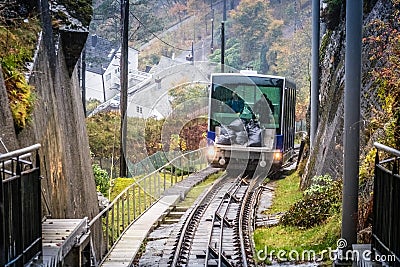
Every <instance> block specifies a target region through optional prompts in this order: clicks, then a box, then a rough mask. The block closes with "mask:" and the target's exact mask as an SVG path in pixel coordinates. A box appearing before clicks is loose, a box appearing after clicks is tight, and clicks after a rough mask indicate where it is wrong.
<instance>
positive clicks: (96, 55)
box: [86, 34, 120, 75]
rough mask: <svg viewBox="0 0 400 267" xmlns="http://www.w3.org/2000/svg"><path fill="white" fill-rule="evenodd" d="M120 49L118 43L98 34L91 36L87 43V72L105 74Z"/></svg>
mask: <svg viewBox="0 0 400 267" xmlns="http://www.w3.org/2000/svg"><path fill="white" fill-rule="evenodd" d="M119 47H120V45H119V43H117V42H115V43H113V42H110V41H109V40H107V39H104V38H102V37H100V36H98V35H96V34H92V35H90V36H89V37H88V38H87V41H86V70H87V71H90V72H93V73H97V74H100V75H102V74H104V72H105V70H106V69H107V67H108V66H109V65H110V63H111V61H112V59H113V58H114V56H115V54H116V53H117V51H118V49H119Z"/></svg>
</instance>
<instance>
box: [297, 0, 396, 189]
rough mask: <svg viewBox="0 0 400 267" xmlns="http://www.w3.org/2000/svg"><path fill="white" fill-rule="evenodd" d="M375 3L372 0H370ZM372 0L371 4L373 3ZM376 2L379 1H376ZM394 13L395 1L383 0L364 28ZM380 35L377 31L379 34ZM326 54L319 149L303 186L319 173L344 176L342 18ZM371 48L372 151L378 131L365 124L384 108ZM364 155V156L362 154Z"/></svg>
mask: <svg viewBox="0 0 400 267" xmlns="http://www.w3.org/2000/svg"><path fill="white" fill-rule="evenodd" d="M369 2H371V1H369ZM369 2H368V3H369ZM374 3H375V1H374ZM393 12H394V8H393V5H392V3H391V1H385V0H379V1H376V3H375V5H374V6H373V8H372V9H371V11H370V12H368V14H364V28H366V27H365V26H366V25H369V24H370V23H371V22H372V21H373V20H375V19H381V20H385V19H386V18H387V17H389V16H391V15H392V14H393ZM363 34H364V36H371V35H374V33H373V32H367V31H364V32H363ZM375 34H376V33H375ZM325 41H326V43H324V41H323V42H322V43H323V44H324V47H323V48H322V49H321V50H322V54H323V57H322V59H321V62H320V68H321V72H320V81H321V82H320V84H321V88H320V99H321V102H320V119H319V125H318V130H317V134H316V142H317V143H316V145H315V149H314V150H312V151H310V156H309V158H308V161H307V164H306V167H305V171H304V174H303V177H302V183H301V187H302V188H305V187H307V186H308V185H309V184H310V180H311V178H312V177H313V176H315V175H323V174H330V175H331V176H332V177H333V178H335V179H338V178H341V177H342V176H343V127H344V114H343V113H344V99H343V95H344V86H345V84H344V75H345V70H344V65H345V64H344V59H345V22H344V21H342V22H341V23H340V25H339V26H338V27H337V28H336V30H334V31H330V32H327V33H326V35H325ZM369 52H370V51H369V47H368V46H367V45H364V46H363V51H362V55H363V62H362V86H361V121H360V125H359V126H360V134H361V136H360V148H361V151H364V150H368V149H369V150H370V149H371V148H372V143H373V142H374V141H376V140H375V139H376V136H377V134H372V135H371V136H367V135H366V132H365V128H366V127H365V125H366V124H367V123H368V122H369V121H371V119H372V118H373V116H374V114H373V112H372V110H373V109H377V110H381V106H380V104H379V101H378V97H377V92H376V90H377V89H376V88H374V86H373V84H372V82H371V78H370V73H369V72H370V71H371V62H370V61H369ZM360 155H361V158H362V157H363V156H364V155H363V152H361V153H360Z"/></svg>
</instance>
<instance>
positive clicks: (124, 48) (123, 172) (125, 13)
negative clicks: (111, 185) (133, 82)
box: [119, 0, 129, 177]
mask: <svg viewBox="0 0 400 267" xmlns="http://www.w3.org/2000/svg"><path fill="white" fill-rule="evenodd" d="M128 27H129V0H121V58H120V65H121V76H120V79H121V92H120V112H121V134H120V144H121V149H120V160H119V161H120V165H119V166H120V170H119V176H120V177H127V176H128V171H127V165H126V158H125V152H126V133H127V125H126V124H127V117H126V110H127V107H128Z"/></svg>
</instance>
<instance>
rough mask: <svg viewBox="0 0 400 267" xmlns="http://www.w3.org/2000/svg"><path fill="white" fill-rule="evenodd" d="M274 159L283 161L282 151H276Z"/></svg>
mask: <svg viewBox="0 0 400 267" xmlns="http://www.w3.org/2000/svg"><path fill="white" fill-rule="evenodd" d="M274 161H282V152H274Z"/></svg>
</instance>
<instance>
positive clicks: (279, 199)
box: [267, 172, 303, 214]
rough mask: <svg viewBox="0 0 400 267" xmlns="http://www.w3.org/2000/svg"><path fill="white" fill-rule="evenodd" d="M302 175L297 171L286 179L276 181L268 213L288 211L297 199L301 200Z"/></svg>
mask: <svg viewBox="0 0 400 267" xmlns="http://www.w3.org/2000/svg"><path fill="white" fill-rule="evenodd" d="M299 183H300V177H299V175H298V173H297V172H294V173H292V174H291V175H289V176H288V177H286V178H285V179H281V180H278V181H276V182H275V196H274V199H273V202H272V206H271V207H270V208H269V209H268V210H267V213H268V214H273V213H277V212H283V211H287V210H288V209H289V208H290V207H291V206H292V205H293V204H294V203H295V202H296V201H298V200H300V199H301V197H302V196H303V192H301V191H300V189H299Z"/></svg>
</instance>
